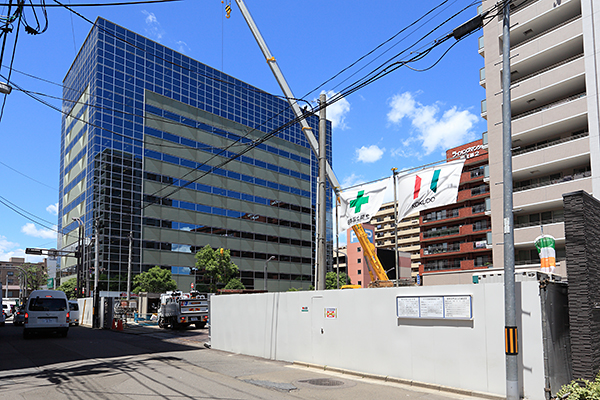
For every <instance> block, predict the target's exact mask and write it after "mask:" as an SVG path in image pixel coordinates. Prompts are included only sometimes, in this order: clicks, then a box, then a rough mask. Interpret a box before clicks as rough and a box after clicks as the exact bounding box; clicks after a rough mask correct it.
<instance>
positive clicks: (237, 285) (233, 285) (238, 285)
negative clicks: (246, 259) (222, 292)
mask: <svg viewBox="0 0 600 400" xmlns="http://www.w3.org/2000/svg"><path fill="white" fill-rule="evenodd" d="M223 289H246V286H244V284H243V283H242V281H240V280H239V279H238V278H232V279H230V280H229V282H227V285H225V287H224V288H223Z"/></svg>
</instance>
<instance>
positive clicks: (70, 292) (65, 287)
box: [58, 278, 77, 299]
mask: <svg viewBox="0 0 600 400" xmlns="http://www.w3.org/2000/svg"><path fill="white" fill-rule="evenodd" d="M76 286H77V278H71V279H69V280H67V281H65V282H63V283H61V285H60V286H59V287H58V290H60V291H63V292H65V294H66V295H67V299H75V298H77V295H76V293H75V287H76Z"/></svg>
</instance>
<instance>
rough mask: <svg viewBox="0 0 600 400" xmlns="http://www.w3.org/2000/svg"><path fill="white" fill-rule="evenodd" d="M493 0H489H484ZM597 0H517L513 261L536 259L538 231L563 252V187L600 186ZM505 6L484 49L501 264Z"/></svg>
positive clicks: (591, 189)
mask: <svg viewBox="0 0 600 400" xmlns="http://www.w3.org/2000/svg"><path fill="white" fill-rule="evenodd" d="M495 4H496V3H495V2H494V1H492V0H485V1H483V3H482V9H483V10H487V9H490V8H492V7H493V6H494V5H495ZM593 5H594V1H593V0H567V1H559V2H557V1H553V0H527V1H516V2H513V3H511V15H510V26H511V29H510V45H511V68H510V74H511V80H512V85H511V97H512V98H511V113H512V149H513V151H512V172H513V191H514V195H513V209H514V243H515V264H516V265H517V267H519V266H527V265H529V266H531V267H539V263H540V262H539V257H538V255H537V252H536V250H535V247H534V240H535V238H536V237H537V236H539V235H540V234H541V233H542V229H543V233H545V234H550V235H552V236H554V237H555V238H556V241H557V260H558V261H559V262H560V261H562V260H564V257H565V233H564V222H563V221H564V216H563V200H562V195H563V194H564V193H569V192H573V191H576V190H584V191H586V192H588V193H590V194H593V195H594V196H598V193H600V186H599V184H600V181H599V180H598V176H599V174H600V145H599V144H600V143H599V134H600V130H599V126H600V121H599V114H598V113H599V109H598V105H599V103H598V88H599V83H598V72H599V69H600V67H599V65H600V63H599V61H600V60H599V59H598V57H599V54H600V52H599V50H600V41H599V40H598V38H599V37H600V35H599V34H598V31H597V29H598V28H597V27H598V26H600V15H599V14H598V12H596V13H595V14H594V12H593ZM502 25H503V20H502V15H500V16H495V17H494V18H493V19H492V20H491V21H490V22H489V23H488V24H486V25H485V26H484V29H483V36H482V37H481V38H480V42H479V53H480V54H481V55H482V56H483V57H484V58H485V67H484V68H483V69H482V73H481V76H480V80H481V82H480V83H481V85H482V86H483V87H484V88H485V90H486V99H485V100H484V101H483V102H482V116H483V117H484V118H486V119H487V124H488V141H489V166H490V189H491V205H492V236H493V239H492V243H493V246H494V253H493V254H494V262H493V263H494V265H496V266H500V265H503V260H504V246H503V244H502V243H503V242H504V240H503V186H502V184H501V182H502V181H503V175H502V174H503V161H502V154H503V149H502V147H503V146H502V96H501V95H499V94H498V93H500V92H501V91H502V84H501V77H502V73H503V71H502V63H501V60H502Z"/></svg>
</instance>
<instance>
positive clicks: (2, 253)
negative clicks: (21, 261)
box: [0, 236, 22, 261]
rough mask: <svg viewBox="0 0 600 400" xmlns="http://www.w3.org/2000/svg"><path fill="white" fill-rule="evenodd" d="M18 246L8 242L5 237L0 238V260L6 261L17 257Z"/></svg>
mask: <svg viewBox="0 0 600 400" xmlns="http://www.w3.org/2000/svg"><path fill="white" fill-rule="evenodd" d="M18 246H19V243H15V242H10V241H8V240H7V239H6V237H5V236H0V260H1V261H8V260H9V259H10V258H11V257H19V255H18V252H19V249H17V247H18ZM21 251H22V250H21Z"/></svg>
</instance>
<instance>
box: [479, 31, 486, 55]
mask: <svg viewBox="0 0 600 400" xmlns="http://www.w3.org/2000/svg"><path fill="white" fill-rule="evenodd" d="M477 43H478V44H479V54H481V56H482V57H485V47H484V45H483V36H479V39H478V42H477Z"/></svg>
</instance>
